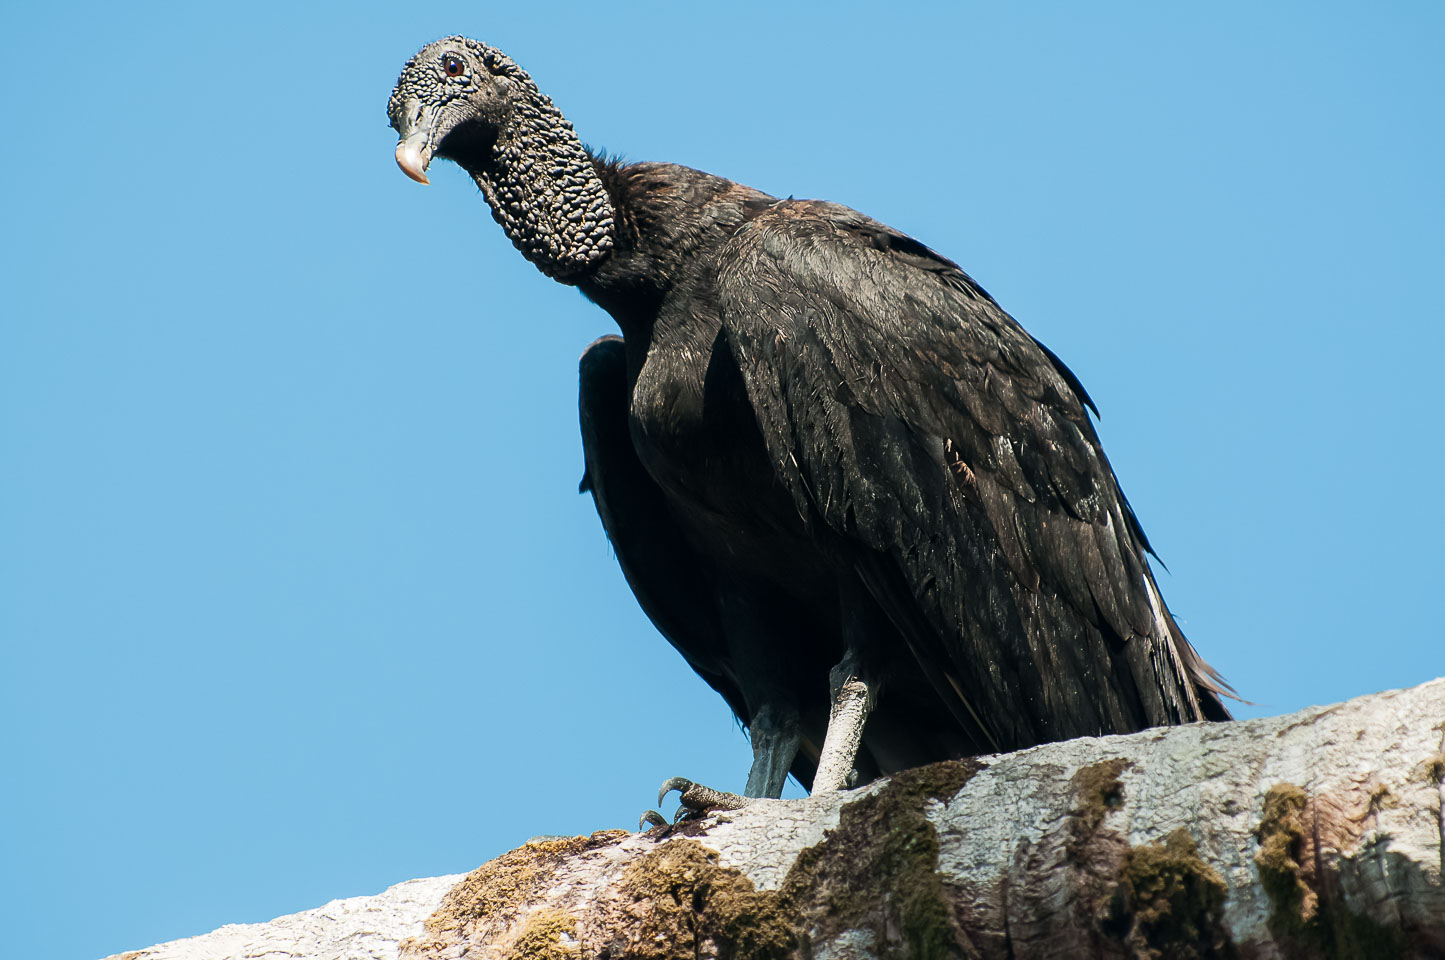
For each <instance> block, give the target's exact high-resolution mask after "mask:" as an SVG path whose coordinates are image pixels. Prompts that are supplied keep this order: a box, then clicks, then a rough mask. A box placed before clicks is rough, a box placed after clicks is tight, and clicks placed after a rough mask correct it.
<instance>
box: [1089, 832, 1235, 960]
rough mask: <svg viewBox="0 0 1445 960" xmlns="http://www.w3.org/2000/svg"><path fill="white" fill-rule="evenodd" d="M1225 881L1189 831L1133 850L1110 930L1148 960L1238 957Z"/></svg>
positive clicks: (1112, 911)
mask: <svg viewBox="0 0 1445 960" xmlns="http://www.w3.org/2000/svg"><path fill="white" fill-rule="evenodd" d="M1228 895H1229V889H1228V887H1226V886H1225V884H1224V879H1223V878H1222V877H1220V875H1219V874H1218V873H1217V872H1216V871H1215V870H1214V868H1212V867H1210V866H1209V864H1207V863H1205V862H1204V860H1203V859H1201V858H1200V856H1199V848H1198V847H1197V846H1195V843H1194V838H1193V837H1191V836H1190V835H1189V831H1187V830H1184V829H1182V828H1181V829H1179V830H1175V831H1174V832H1173V833H1171V834H1169V835H1168V836H1167V837H1165V838H1164V842H1163V843H1161V844H1146V845H1144V846H1139V847H1131V848H1130V850H1129V852H1128V853H1127V854H1126V855H1125V857H1124V863H1123V865H1122V867H1121V868H1120V871H1119V883H1118V886H1117V887H1116V888H1115V893H1114V897H1113V901H1112V903H1111V905H1110V918H1109V922H1108V923H1107V924H1106V930H1107V931H1108V932H1110V933H1112V934H1113V935H1114V936H1116V937H1118V938H1119V939H1120V940H1121V941H1122V942H1123V943H1124V945H1125V946H1126V947H1127V948H1128V949H1129V951H1130V955H1131V956H1134V957H1139V958H1147V960H1175V958H1177V960H1226V958H1233V957H1234V956H1236V954H1235V950H1234V946H1233V944H1232V943H1231V942H1230V939H1229V931H1228V930H1227V929H1226V928H1225V926H1224V901H1225V899H1226V898H1227V897H1228Z"/></svg>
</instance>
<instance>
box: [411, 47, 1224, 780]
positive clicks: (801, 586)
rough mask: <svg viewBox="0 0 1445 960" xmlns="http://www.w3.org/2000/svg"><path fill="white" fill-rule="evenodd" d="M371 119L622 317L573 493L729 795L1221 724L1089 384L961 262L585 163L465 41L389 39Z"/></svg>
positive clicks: (596, 347) (680, 178)
mask: <svg viewBox="0 0 1445 960" xmlns="http://www.w3.org/2000/svg"><path fill="white" fill-rule="evenodd" d="M388 115H389V118H390V121H391V125H392V126H393V127H394V128H395V129H396V131H397V133H398V134H399V136H400V138H401V139H400V142H399V143H398V144H397V147H396V160H397V163H398V164H399V165H400V166H401V169H402V170H403V171H405V172H406V174H407V175H408V176H410V177H412V178H413V179H415V180H419V181H421V182H422V183H426V182H427V179H426V169H427V166H428V164H429V163H430V162H431V160H432V159H434V158H436V157H442V158H445V159H448V160H452V161H454V162H455V163H457V164H459V165H460V166H461V167H462V168H463V169H465V170H466V171H467V173H469V174H470V175H471V177H472V179H473V180H474V181H475V182H476V184H477V186H479V187H480V188H481V191H482V194H483V195H484V196H485V198H486V200H487V203H488V204H489V205H490V207H491V210H492V215H493V217H495V218H496V220H497V222H498V223H500V224H501V225H502V229H503V230H504V231H506V234H507V236H508V237H510V238H511V240H512V242H513V244H515V245H516V247H517V249H518V250H520V251H521V252H522V254H523V256H525V257H526V258H527V259H528V260H530V261H532V263H533V264H535V265H536V266H537V267H538V268H539V269H540V270H541V271H542V272H543V273H545V274H546V275H547V276H549V277H552V278H553V279H555V280H558V281H560V282H562V283H565V284H571V285H573V286H575V287H577V288H578V289H579V290H581V291H582V293H583V294H585V295H586V296H587V297H588V298H590V299H591V300H593V301H594V302H596V303H597V304H598V305H600V306H601V307H602V308H603V309H605V310H606V311H607V312H608V313H610V314H611V315H612V317H613V318H614V319H615V320H616V322H617V325H618V327H619V328H620V329H621V332H622V336H621V337H620V338H619V337H615V336H612V337H603V338H602V339H600V340H598V341H597V342H595V343H594V344H592V345H591V346H590V347H589V348H588V349H587V351H586V352H585V353H584V354H583V356H582V360H581V400H580V408H581V420H582V440H583V449H584V454H585V461H586V472H585V475H584V478H583V481H582V488H583V489H584V490H590V491H591V493H592V495H593V497H594V499H595V502H596V506H597V512H598V514H599V515H600V516H601V519H602V525H603V527H604V528H605V529H606V531H607V535H608V536H609V537H610V538H611V540H612V543H613V546H614V548H615V550H616V554H617V558H618V561H619V562H620V564H621V566H622V570H623V572H624V574H625V575H626V577H627V581H628V583H629V584H630V585H631V587H632V590H633V592H634V593H635V594H636V596H637V600H638V602H639V603H640V604H641V605H642V608H643V609H644V610H645V611H646V613H647V615H648V616H649V617H650V618H651V620H652V622H653V623H654V624H655V625H656V626H657V628H658V630H659V631H661V633H662V634H663V635H664V636H665V637H667V639H668V640H669V641H670V642H671V643H672V645H673V646H674V647H676V648H677V650H678V652H680V653H681V654H682V655H683V657H685V658H686V659H687V662H688V663H689V664H690V665H691V666H692V668H693V669H694V670H696V671H697V673H698V674H700V675H701V676H702V677H703V678H704V679H705V680H706V681H707V683H708V684H709V685H711V686H712V687H713V689H714V690H716V691H717V692H718V693H720V694H722V696H723V698H724V699H725V700H726V701H727V703H728V705H729V706H730V707H731V708H732V710H733V711H734V713H735V714H736V715H737V716H738V718H739V719H740V720H741V722H742V723H743V724H744V725H745V726H746V727H747V729H748V731H749V734H750V737H751V740H752V745H753V754H754V759H753V764H752V768H751V771H750V772H749V774H748V778H747V783H746V787H745V790H744V795H745V796H747V797H776V796H778V795H779V793H780V791H781V790H782V787H783V783H784V780H785V779H786V777H787V775H788V773H789V772H791V773H792V774H793V775H794V776H795V777H797V779H798V780H799V781H800V782H801V783H802V784H803V785H804V786H805V787H808V788H809V789H811V790H813V791H821V790H836V789H841V788H843V787H846V786H848V785H850V784H854V783H858V782H864V781H867V780H870V779H872V778H874V777H876V776H878V775H881V774H888V773H893V772H896V771H899V770H902V769H906V768H909V767H913V766H917V765H920V764H924V763H929V762H933V761H937V760H943V759H948V758H958V757H966V756H971V755H976V754H981V753H989V752H996V751H1006V750H1014V749H1019V748H1022V747H1027V746H1031V745H1034V744H1039V743H1044V742H1048V741H1053V740H1064V739H1068V738H1072V737H1079V736H1085V735H1097V734H1108V733H1121V732H1126V731H1133V730H1139V729H1141V728H1144V727H1148V726H1153V725H1160V724H1176V723H1188V722H1191V721H1196V720H1223V719H1228V717H1229V713H1228V711H1227V710H1226V709H1225V708H1224V706H1223V704H1222V702H1221V696H1222V695H1224V694H1225V691H1226V689H1227V688H1226V686H1225V685H1224V684H1223V681H1222V680H1221V679H1220V677H1219V675H1218V674H1217V673H1215V671H1214V670H1213V669H1212V668H1211V667H1210V666H1209V665H1208V664H1206V663H1205V662H1204V661H1203V660H1202V659H1201V658H1200V657H1199V655H1198V654H1196V653H1195V651H1194V649H1193V648H1192V647H1191V646H1190V645H1189V643H1188V641H1187V640H1185V638H1184V635H1183V634H1182V633H1181V632H1180V629H1179V627H1178V625H1177V624H1176V623H1175V621H1174V619H1173V617H1172V616H1171V615H1170V613H1169V609H1168V608H1167V607H1166V606H1165V604H1164V601H1163V599H1162V598H1161V596H1160V594H1159V590H1158V587H1157V586H1156V584H1155V580H1154V576H1153V574H1152V572H1151V571H1150V567H1149V563H1148V561H1147V559H1146V556H1145V554H1146V552H1152V550H1151V548H1150V546H1149V542H1148V540H1147V539H1146V538H1145V536H1144V532H1143V530H1142V529H1140V526H1139V522H1138V520H1137V519H1135V516H1134V513H1133V511H1132V510H1131V508H1130V506H1129V503H1128V501H1127V500H1126V499H1125V498H1124V495H1123V493H1122V492H1121V490H1120V488H1119V483H1118V481H1117V480H1116V479H1115V477H1114V473H1113V470H1112V469H1111V468H1110V466H1109V461H1108V460H1107V459H1106V458H1105V456H1104V452H1103V450H1102V449H1101V448H1100V445H1099V439H1098V436H1097V435H1096V433H1095V431H1094V427H1093V424H1092V422H1091V421H1090V419H1089V414H1088V412H1087V411H1086V409H1085V408H1086V407H1087V408H1089V409H1093V402H1092V401H1091V400H1090V398H1089V396H1088V394H1087V393H1086V392H1085V391H1084V388H1083V386H1082V385H1081V384H1080V383H1079V381H1078V379H1077V378H1075V376H1074V375H1073V373H1071V372H1070V371H1069V369H1068V368H1067V367H1066V366H1064V364H1063V363H1062V361H1060V360H1059V358H1058V357H1056V356H1054V354H1053V353H1051V352H1050V351H1049V350H1048V348H1047V347H1045V346H1044V345H1043V344H1041V343H1039V342H1038V341H1037V340H1035V339H1033V338H1032V337H1031V336H1029V334H1028V333H1026V332H1025V331H1024V330H1023V328H1022V327H1020V326H1019V325H1018V323H1017V322H1015V321H1014V319H1013V318H1012V317H1010V316H1009V315H1008V314H1007V313H1005V312H1004V311H1003V309H1002V308H1001V307H999V305H998V304H997V303H995V302H994V300H993V298H992V297H990V296H989V295H988V294H987V293H986V292H984V290H983V289H982V288H981V287H980V286H979V285H978V284H977V283H975V282H974V281H973V279H972V278H970V277H969V276H968V275H967V274H965V273H964V272H963V271H962V270H961V269H959V267H958V265H957V264H955V263H953V262H952V261H950V260H948V259H947V258H945V257H942V256H940V255H939V254H937V253H935V252H934V251H933V250H930V249H929V248H928V247H926V246H924V245H923V244H922V243H919V242H918V241H917V240H914V239H912V238H911V237H908V236H905V235H904V234H902V233H899V232H898V231H896V230H893V229H891V228H889V227H887V226H884V225H883V224H881V223H879V222H877V221H875V220H872V219H869V218H868V217H866V216H864V215H862V214H860V213H858V212H856V211H854V210H851V209H849V208H847V207H844V206H840V205H838V204H834V203H826V202H822V201H816V200H794V199H791V198H789V199H785V200H780V199H778V198H777V197H772V196H769V195H767V194H765V193H762V192H760V191H758V190H754V189H752V188H750V187H746V186H743V185H741V184H737V183H733V182H731V181H729V180H724V179H722V178H721V177H716V176H712V175H710V174H706V173H702V172H700V171H698V170H692V169H689V168H687V167H683V166H678V165H676V164H668V163H620V162H617V161H614V160H608V159H606V158H605V157H601V156H596V155H594V154H592V153H591V152H589V151H588V150H587V148H586V147H584V146H583V144H582V143H581V141H580V140H579V139H578V138H577V135H576V134H575V133H574V132H573V129H572V125H571V124H570V123H569V122H568V121H567V120H566V119H565V118H564V117H563V116H562V114H561V113H560V112H559V111H558V110H557V108H556V107H555V106H553V104H552V101H551V100H550V99H549V98H548V97H547V96H545V95H544V94H542V93H541V92H540V91H539V90H538V88H537V86H536V84H535V83H533V81H532V79H531V77H530V76H528V74H527V73H526V72H525V71H524V70H522V69H521V68H520V67H518V66H517V64H516V63H515V62H513V61H512V60H511V59H510V58H509V57H507V56H506V55H505V54H503V53H502V52H500V51H499V50H496V49H495V48H493V47H489V46H487V45H486V44H483V43H479V42H477V41H475V40H470V39H467V38H465V37H448V38H446V39H444V40H440V41H437V42H436V43H432V44H429V45H428V46H426V47H424V48H423V49H422V50H421V52H419V53H418V54H417V55H416V56H414V57H412V58H411V59H410V60H408V61H407V63H406V66H405V67H404V68H403V70H402V73H401V77H400V79H398V80H397V84H396V88H395V89H394V90H393V92H392V95H391V99H390V102H389V104H388ZM1094 412H1095V414H1097V410H1095V411H1094ZM865 720H866V723H865ZM670 784H671V785H674V786H684V785H685V782H682V781H670ZM699 798H701V799H699ZM728 802H732V801H729V800H727V799H722V800H719V799H718V798H717V797H715V796H707V795H705V791H697V790H695V791H692V793H691V794H690V795H689V794H688V793H687V792H685V793H684V803H685V804H689V805H692V806H712V805H720V804H726V803H728Z"/></svg>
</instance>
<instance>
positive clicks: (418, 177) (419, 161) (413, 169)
mask: <svg viewBox="0 0 1445 960" xmlns="http://www.w3.org/2000/svg"><path fill="white" fill-rule="evenodd" d="M430 139H431V138H430V136H429V135H428V133H427V131H425V130H418V131H417V132H415V133H413V134H412V135H411V136H409V137H403V138H402V139H401V140H400V141H399V142H398V143H397V145H396V165H397V166H398V167H401V172H402V173H404V174H406V175H407V176H408V177H411V178H412V179H413V180H415V181H416V182H417V183H431V181H430V180H428V179H427V178H426V168H427V164H429V163H431V144H430V143H429V142H428V141H429V140H430Z"/></svg>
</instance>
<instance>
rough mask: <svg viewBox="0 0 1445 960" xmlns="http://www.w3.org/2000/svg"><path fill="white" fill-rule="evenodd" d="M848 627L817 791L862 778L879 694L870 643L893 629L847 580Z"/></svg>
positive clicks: (832, 676)
mask: <svg viewBox="0 0 1445 960" xmlns="http://www.w3.org/2000/svg"><path fill="white" fill-rule="evenodd" d="M838 601H839V607H840V614H841V617H840V620H841V623H842V627H843V659H842V660H841V661H839V663H838V665H837V666H835V667H834V668H833V669H832V670H831V671H829V673H828V692H829V693H830V694H831V696H830V702H831V703H832V709H831V710H830V711H829V714H828V733H827V735H826V736H825V737H824V738H823V750H822V752H821V753H820V755H819V757H818V772H817V773H816V774H815V775H814V776H813V789H812V792H813V793H828V792H831V791H835V790H845V789H847V788H848V787H851V786H853V785H854V782H855V781H856V780H857V773H856V769H855V766H854V765H855V764H856V763H857V761H858V748H859V747H860V746H861V745H862V743H863V725H864V724H865V723H866V722H867V721H868V714H870V713H872V712H873V704H874V703H875V702H876V701H877V699H878V687H879V683H878V680H877V678H876V677H870V676H869V675H868V671H867V670H866V668H865V666H864V664H866V663H867V662H868V659H869V658H868V656H867V651H868V650H869V648H870V647H875V646H877V645H880V644H883V643H887V640H886V639H885V638H886V637H888V636H890V635H891V633H892V631H891V629H890V626H889V624H888V622H887V619H886V618H885V617H884V616H883V614H882V611H880V610H879V609H878V607H877V604H875V603H873V602H872V601H871V600H870V599H869V597H868V593H867V591H866V590H865V589H863V588H862V585H861V584H859V585H856V586H855V585H852V584H848V583H844V584H843V585H842V586H841V587H840V589H839V591H838Z"/></svg>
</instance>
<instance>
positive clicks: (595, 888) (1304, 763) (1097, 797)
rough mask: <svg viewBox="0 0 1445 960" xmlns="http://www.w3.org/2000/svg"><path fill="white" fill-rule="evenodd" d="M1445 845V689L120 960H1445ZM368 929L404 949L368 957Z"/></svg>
mask: <svg viewBox="0 0 1445 960" xmlns="http://www.w3.org/2000/svg"><path fill="white" fill-rule="evenodd" d="M1442 838H1445V679H1441V680H1435V681H1433V682H1431V683H1427V684H1424V685H1422V686H1419V687H1415V688H1413V689H1411V690H1405V691H1394V692H1390V693H1382V694H1377V695H1374V696H1369V697H1362V698H1359V699H1357V700H1352V701H1349V702H1348V703H1343V704H1338V705H1335V706H1331V707H1315V708H1311V709H1309V710H1304V711H1301V712H1299V713H1296V714H1292V715H1289V716H1285V717H1276V718H1271V719H1265V720H1253V721H1248V722H1241V723H1228V724H1194V725H1191V726H1187V727H1174V728H1169V729H1159V730H1150V731H1146V732H1144V733H1139V734H1133V735H1130V736H1122V737H1104V738H1098V739H1081V740H1074V741H1070V742H1068V743H1059V744H1050V745H1047V746H1043V747H1036V748H1034V749H1031V750H1024V751H1021V752H1019V753H1014V754H1008V755H1003V756H993V757H982V758H979V759H977V760H973V761H965V762H959V763H944V764H935V765H933V766H930V767H924V768H921V769H919V770H914V771H909V772H907V773H904V774H900V775H899V776H897V777H894V778H893V779H892V780H890V781H886V782H880V783H876V784H873V785H871V786H869V787H866V788H863V789H861V790H855V791H851V792H847V793H842V794H833V795H828V796H820V797H811V798H808V799H806V800H787V801H783V800H765V801H756V802H754V803H753V804H751V805H749V806H748V807H746V808H745V809H742V810H737V811H730V812H728V813H726V814H722V815H718V816H716V817H715V818H712V819H709V820H706V821H702V822H700V823H692V824H686V825H683V826H679V827H671V828H657V829H654V830H652V831H649V832H648V833H643V834H629V833H627V832H625V831H604V832H601V833H597V834H593V835H592V836H591V837H568V838H554V839H540V838H539V839H536V840H533V841H530V842H528V843H527V844H525V845H524V846H522V847H520V848H518V849H516V850H513V851H511V852H510V853H507V854H504V855H503V856H501V857H499V858H497V859H496V860H493V861H491V862H489V863H487V864H484V865H483V866H481V867H480V868H478V869H477V870H475V871H474V872H472V873H471V874H469V875H467V876H466V877H465V878H463V879H462V880H461V881H460V882H459V883H456V884H455V885H452V884H451V883H450V881H449V880H448V881H447V882H438V881H413V883H412V884H402V885H400V886H398V887H393V888H392V889H391V890H390V891H387V893H385V894H382V895H380V896H378V897H375V898H357V899H356V900H355V901H337V902H336V903H334V904H331V905H328V907H326V908H322V910H321V911H310V912H309V913H306V914H297V915H295V916H294V917H287V918H281V919H280V920H277V921H273V922H272V923H271V924H257V925H252V926H249V927H225V928H222V929H221V930H219V931H216V932H215V933H213V934H208V935H207V936H205V937H197V938H194V939H192V940H183V941H176V942H174V943H171V944H163V945H161V946H159V947H153V948H151V949H150V950H146V951H141V952H139V953H134V954H126V955H124V956H125V957H127V958H134V960H141V958H144V960H161V958H175V960H183V958H184V960H191V958H199V957H222V956H259V955H261V954H262V953H269V952H288V953H290V954H291V955H292V956H305V957H316V958H321V957H383V956H384V957H391V956H395V955H397V951H398V950H399V953H400V956H401V957H403V958H407V960H450V958H461V957H464V956H465V957H469V958H472V957H486V958H498V960H501V958H533V960H554V958H555V960H560V958H569V960H591V958H599V960H600V958H624V957H626V958H638V960H662V958H674V957H679V958H681V957H686V958H694V957H718V958H723V960H726V958H730V957H736V958H749V960H768V958H778V960H782V958H794V957H796V958H814V960H823V958H828V960H843V958H864V957H870V958H871V957H879V958H882V957H920V958H923V957H927V958H934V957H999V958H1003V957H1015V958H1024V957H1030V958H1032V957H1041V958H1050V957H1061V958H1068V960H1079V958H1084V957H1121V958H1122V957H1150V958H1153V957H1159V958H1189V957H1199V958H1205V957H1221V958H1222V957H1251V958H1253V957H1258V958H1274V957H1280V958H1296V957H1354V956H1360V957H1376V956H1379V957H1397V956H1398V957H1438V956H1442V955H1445V887H1442V881H1441V874H1442V866H1445V840H1442ZM427 883H430V884H431V886H430V887H426V888H425V889H426V891H427V893H428V895H430V896H431V897H435V898H436V899H431V900H429V901H428V898H427V897H422V898H421V899H422V901H428V902H419V901H418V897H417V895H416V893H417V891H418V890H420V889H422V888H420V887H417V886H415V885H416V884H427ZM443 889H445V891H446V892H445V894H444V895H441V891H442V890H443ZM403 894H404V896H403ZM399 900H405V901H406V903H408V904H410V906H409V907H403V906H398V902H399ZM438 900H439V902H437V901H438ZM338 904H340V905H351V906H350V907H347V908H346V909H343V910H338V909H337V905H338ZM432 904H435V910H434V911H433V912H431V913H430V916H429V917H428V918H427V919H426V920H425V922H424V923H419V922H418V918H419V917H420V915H421V911H422V909H423V908H426V909H430V907H431V905H432ZM328 910H329V911H330V913H331V914H335V915H337V916H338V917H339V918H340V919H336V920H335V921H334V929H332V930H331V931H330V938H329V939H327V936H326V935H325V934H326V931H325V930H323V929H322V926H324V924H322V921H321V919H320V918H319V917H318V916H317V915H318V914H322V913H324V912H325V911H328ZM358 915H361V916H370V917H372V918H373V922H372V924H371V926H372V927H373V928H375V927H380V926H383V925H384V924H382V923H381V922H380V919H381V918H386V920H387V921H388V924H386V925H387V926H388V931H389V933H388V934H387V936H385V937H383V936H380V935H377V934H374V933H373V934H370V935H369V936H370V939H369V940H366V941H365V947H364V949H362V947H361V946H359V944H361V943H362V940H361V939H358V937H359V934H358V933H357V930H356V923H355V922H354V918H355V917H356V916H358ZM403 915H404V916H403ZM347 917H352V918H353V922H350V925H348V923H347V922H346V918H347ZM298 918H308V919H307V921H306V922H305V923H298V922H297V921H298ZM299 929H305V930H307V931H308V933H307V936H306V938H305V939H304V942H303V940H302V939H297V938H296V937H295V933H296V931H297V930H299ZM407 932H410V933H411V934H412V935H411V936H410V938H409V939H406V940H402V941H401V942H400V943H398V942H397V941H398V940H399V939H400V938H401V937H402V936H403V935H405V934H406V933H407ZM223 934H225V936H224V937H223V936H222V935H223ZM238 937H239V939H238ZM363 939H364V938H363ZM243 940H244V944H243V942H242V941H243Z"/></svg>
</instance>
